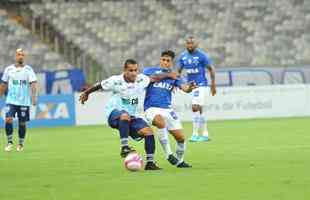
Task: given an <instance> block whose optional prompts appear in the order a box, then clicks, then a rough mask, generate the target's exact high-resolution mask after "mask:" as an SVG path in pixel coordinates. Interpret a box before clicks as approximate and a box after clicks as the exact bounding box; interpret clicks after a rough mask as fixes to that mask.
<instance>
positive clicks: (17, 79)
mask: <svg viewBox="0 0 310 200" xmlns="http://www.w3.org/2000/svg"><path fill="white" fill-rule="evenodd" d="M2 81H4V82H6V83H7V84H8V95H7V98H6V103H7V104H13V105H19V106H30V105H31V99H30V83H32V82H35V81H37V77H36V75H35V73H34V71H33V69H32V68H31V67H30V66H29V65H25V66H23V67H16V66H15V65H10V66H8V67H6V68H5V70H4V73H3V75H2Z"/></svg>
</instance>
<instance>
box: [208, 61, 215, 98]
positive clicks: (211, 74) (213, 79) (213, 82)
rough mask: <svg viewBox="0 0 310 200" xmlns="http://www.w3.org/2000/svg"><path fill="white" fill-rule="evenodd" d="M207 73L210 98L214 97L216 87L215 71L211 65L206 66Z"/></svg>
mask: <svg viewBox="0 0 310 200" xmlns="http://www.w3.org/2000/svg"><path fill="white" fill-rule="evenodd" d="M207 68H208V71H209V73H210V78H211V86H210V87H211V94H212V96H214V95H216V85H215V70H214V67H213V66H212V65H208V67H207Z"/></svg>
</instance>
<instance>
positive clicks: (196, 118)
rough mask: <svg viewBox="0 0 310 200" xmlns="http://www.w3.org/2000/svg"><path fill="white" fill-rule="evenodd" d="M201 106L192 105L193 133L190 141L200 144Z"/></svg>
mask: <svg viewBox="0 0 310 200" xmlns="http://www.w3.org/2000/svg"><path fill="white" fill-rule="evenodd" d="M199 108H200V106H199V105H197V104H192V113H193V132H192V136H191V138H190V140H189V141H191V142H198V141H199V127H200V120H201V117H200V109H199Z"/></svg>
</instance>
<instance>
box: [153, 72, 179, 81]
mask: <svg viewBox="0 0 310 200" xmlns="http://www.w3.org/2000/svg"><path fill="white" fill-rule="evenodd" d="M165 78H171V79H174V80H176V79H177V78H178V74H177V73H176V72H168V73H162V74H156V75H152V76H150V79H151V82H158V81H161V80H162V79H165Z"/></svg>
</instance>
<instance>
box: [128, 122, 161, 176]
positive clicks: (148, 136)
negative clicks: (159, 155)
mask: <svg viewBox="0 0 310 200" xmlns="http://www.w3.org/2000/svg"><path fill="white" fill-rule="evenodd" d="M135 135H138V137H143V138H144V150H145V153H146V165H145V168H144V169H145V170H160V169H161V168H159V167H158V166H157V165H156V164H155V161H154V153H155V138H154V134H153V131H152V129H151V128H150V127H149V126H148V125H147V123H146V122H145V121H144V120H143V119H141V118H134V119H133V120H132V121H131V126H130V136H131V137H132V138H133V139H135V137H136V136H135Z"/></svg>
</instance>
